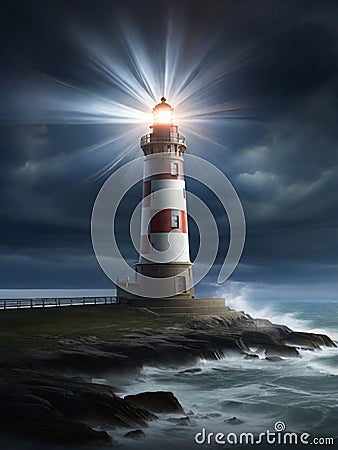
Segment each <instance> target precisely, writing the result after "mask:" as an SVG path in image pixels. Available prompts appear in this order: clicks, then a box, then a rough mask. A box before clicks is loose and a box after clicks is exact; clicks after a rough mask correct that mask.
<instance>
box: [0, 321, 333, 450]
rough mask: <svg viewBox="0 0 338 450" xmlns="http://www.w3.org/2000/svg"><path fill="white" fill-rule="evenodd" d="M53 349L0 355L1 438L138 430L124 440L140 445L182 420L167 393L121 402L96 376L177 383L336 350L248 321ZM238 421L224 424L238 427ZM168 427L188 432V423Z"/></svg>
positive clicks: (98, 435)
mask: <svg viewBox="0 0 338 450" xmlns="http://www.w3.org/2000/svg"><path fill="white" fill-rule="evenodd" d="M54 341H55V343H56V345H55V346H54V348H50V349H48V350H46V349H41V348H40V349H34V348H30V349H26V350H20V349H18V348H15V349H11V348H4V347H2V348H1V350H0V433H4V432H6V433H7V434H8V433H9V434H12V435H14V436H19V437H24V438H26V437H27V438H30V439H36V440H37V441H40V442H53V443H69V444H73V443H76V445H77V446H80V445H90V446H93V447H94V446H96V445H101V446H112V445H113V441H112V439H111V437H110V436H109V435H108V434H107V433H106V432H104V431H101V430H100V431H98V430H95V429H94V427H97V426H100V427H103V428H105V427H106V429H108V428H109V429H112V428H114V427H124V428H129V429H130V428H135V429H134V430H132V431H130V432H128V433H127V435H129V436H127V435H126V438H136V439H137V438H139V437H141V436H142V433H143V431H142V430H141V428H145V427H147V424H148V422H149V421H150V420H155V419H156V415H155V414H159V413H172V412H175V413H180V414H182V413H184V409H183V406H182V405H181V404H180V403H179V400H178V399H177V398H176V397H175V395H174V394H173V393H171V392H162V391H160V392H144V393H139V394H137V395H126V396H125V397H124V398H121V397H119V396H118V395H117V394H116V389H114V388H113V387H110V386H105V385H102V384H93V383H91V377H93V376H101V377H104V376H105V375H107V374H108V375H109V376H115V377H116V379H119V380H120V385H121V384H122V385H126V384H127V379H128V376H129V377H132V378H133V377H135V376H136V375H137V374H138V372H139V371H140V370H141V369H142V367H143V366H146V365H154V366H158V367H170V368H177V369H178V372H177V374H176V375H177V376H196V375H198V373H199V372H200V370H201V369H199V368H196V367H194V365H195V364H196V363H197V362H198V361H199V360H200V358H203V359H206V360H216V359H219V358H226V357H227V356H228V355H229V356H230V355H236V354H237V355H238V356H239V357H242V358H246V359H252V360H254V359H257V358H259V356H258V355H261V356H260V358H264V357H265V359H266V361H267V363H268V362H270V363H275V364H278V363H281V361H282V360H283V359H285V358H291V357H292V358H294V357H300V352H299V350H300V349H305V350H313V351H320V349H321V347H336V344H335V343H334V342H333V341H332V340H331V339H330V338H329V337H328V336H325V335H321V334H314V333H304V332H296V331H293V330H290V329H289V328H288V327H285V326H283V325H276V324H272V323H271V322H269V321H268V320H262V319H253V318H251V317H250V316H249V315H246V314H242V315H239V314H237V315H234V317H230V316H229V317H228V316H217V317H207V318H194V319H191V318H190V319H187V320H186V321H180V322H179V323H177V322H176V321H175V319H173V322H172V323H171V324H169V325H168V327H167V328H162V329H159V330H156V329H146V328H145V329H142V328H138V329H133V330H129V332H128V333H126V334H125V335H124V336H123V337H118V338H116V337H115V338H106V339H102V338H101V339H99V338H97V337H95V336H90V338H89V337H88V336H87V338H83V337H81V338H72V339H69V338H68V339H65V338H59V339H58V337H55V338H54ZM262 355H264V356H262ZM61 374H62V375H61ZM64 374H67V375H68V376H67V377H66V376H64ZM79 377H82V378H79ZM83 377H84V378H83ZM235 419H236V418H232V419H229V423H233V424H235V423H236V421H235ZM236 420H238V419H236ZM230 421H233V422H230ZM171 422H172V424H173V425H188V424H189V420H187V418H186V417H181V418H173V420H172V421H171ZM140 431H142V433H140ZM13 448H14V447H13Z"/></svg>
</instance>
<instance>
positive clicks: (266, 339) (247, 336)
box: [242, 328, 275, 347]
mask: <svg viewBox="0 0 338 450" xmlns="http://www.w3.org/2000/svg"><path fill="white" fill-rule="evenodd" d="M242 340H243V342H244V343H245V345H247V346H248V347H251V346H264V347H265V346H266V345H267V344H273V343H274V342H275V340H274V337H273V336H271V333H270V328H269V329H259V331H258V330H244V331H243V333H242Z"/></svg>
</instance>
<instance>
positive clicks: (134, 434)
mask: <svg viewBox="0 0 338 450" xmlns="http://www.w3.org/2000/svg"><path fill="white" fill-rule="evenodd" d="M144 436H145V434H144V432H143V431H142V430H132V431H128V433H126V434H125V435H124V437H126V438H128V439H141V438H143V437H144Z"/></svg>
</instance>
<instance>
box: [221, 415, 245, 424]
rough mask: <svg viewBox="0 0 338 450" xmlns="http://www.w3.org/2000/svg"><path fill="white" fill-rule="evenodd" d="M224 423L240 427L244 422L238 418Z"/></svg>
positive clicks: (226, 420)
mask: <svg viewBox="0 0 338 450" xmlns="http://www.w3.org/2000/svg"><path fill="white" fill-rule="evenodd" d="M224 422H225V423H228V424H230V425H239V424H241V423H243V420H241V419H238V418H237V417H231V419H225V420H224Z"/></svg>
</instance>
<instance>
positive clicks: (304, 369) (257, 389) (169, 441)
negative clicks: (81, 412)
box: [22, 299, 338, 450]
mask: <svg viewBox="0 0 338 450" xmlns="http://www.w3.org/2000/svg"><path fill="white" fill-rule="evenodd" d="M230 306H231V307H233V308H235V309H240V310H244V311H245V312H247V313H248V314H250V315H251V316H253V317H257V318H265V319H270V320H271V321H272V322H273V323H276V324H283V325H287V326H289V327H290V328H291V329H293V330H295V331H310V332H315V333H325V334H327V335H329V336H330V337H331V338H332V339H333V340H336V341H337V342H338V327H337V313H338V300H325V301H324V300H323V301H321V300H297V301H294V300H290V299H286V300H283V301H278V302H276V301H274V302H273V303H267V302H266V301H258V300H255V301H253V300H250V301H248V300H245V299H242V300H241V302H240V305H238V304H231V302H230ZM239 306H240V307H239ZM252 350H253V351H255V349H254V348H253V349H252ZM187 369H192V370H188V371H187ZM93 382H98V383H104V384H112V385H115V383H114V381H113V380H112V379H109V378H101V379H99V378H97V379H93ZM144 391H171V392H173V393H174V395H175V396H176V397H177V398H178V400H179V401H180V403H181V404H182V405H183V407H184V411H185V412H184V413H182V414H160V415H159V419H158V420H155V421H152V422H149V426H148V427H147V428H144V429H143V430H142V431H143V432H144V436H143V437H142V438H140V439H138V440H131V439H127V438H126V437H125V436H124V435H125V433H126V432H127V431H128V430H125V429H114V430H106V431H108V432H109V433H110V434H111V436H112V437H113V439H114V442H115V444H116V446H117V447H118V448H121V449H122V450H123V449H125V450H134V449H135V450H137V449H139V450H152V449H156V450H157V449H158V450H181V449H184V450H188V449H198V448H202V449H221V448H227V449H228V448H245V449H246V448H255V447H256V446H257V448H259V449H271V448H272V449H273V448H283V449H291V448H313V447H315V448H321V449H334V448H336V449H337V448H338V349H334V348H323V349H322V350H316V351H306V350H304V351H301V357H300V358H294V359H285V360H283V361H278V362H269V361H267V360H265V359H264V355H262V354H260V358H259V359H250V360H247V359H244V356H243V357H242V356H231V357H226V358H223V359H219V360H216V361H206V360H200V361H199V362H198V363H197V364H196V365H194V366H189V367H182V368H174V367H173V368H168V367H165V368H159V367H151V366H148V367H144V369H143V370H142V372H141V373H140V374H139V375H138V376H137V377H136V378H135V379H133V380H128V381H126V384H125V385H123V386H121V388H120V392H119V395H121V396H124V395H127V394H136V393H140V392H144ZM98 428H100V427H98ZM216 436H217V438H216ZM252 439H253V440H252ZM309 445H310V447H309ZM22 448H25V449H26V448H27V449H29V450H32V447H31V446H29V445H27V446H23V447H22ZM71 448H72V449H73V447H71ZM74 448H75V447H74ZM34 450H35V449H34Z"/></svg>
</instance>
